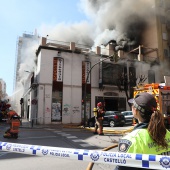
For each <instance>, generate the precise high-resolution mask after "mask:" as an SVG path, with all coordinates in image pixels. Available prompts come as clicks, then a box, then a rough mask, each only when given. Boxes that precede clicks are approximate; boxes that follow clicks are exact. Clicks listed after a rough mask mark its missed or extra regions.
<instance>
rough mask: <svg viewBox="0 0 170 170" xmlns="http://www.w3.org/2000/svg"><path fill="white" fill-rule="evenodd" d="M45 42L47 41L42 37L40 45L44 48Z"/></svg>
mask: <svg viewBox="0 0 170 170" xmlns="http://www.w3.org/2000/svg"><path fill="white" fill-rule="evenodd" d="M46 41H47V39H46V38H45V37H42V40H41V45H42V46H46Z"/></svg>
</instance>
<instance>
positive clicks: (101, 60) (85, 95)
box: [84, 55, 114, 128]
mask: <svg viewBox="0 0 170 170" xmlns="http://www.w3.org/2000/svg"><path fill="white" fill-rule="evenodd" d="M109 58H110V59H113V58H114V55H112V56H108V57H106V58H104V59H100V61H98V62H97V63H95V64H94V65H93V66H92V67H91V68H90V70H89V71H88V73H87V77H86V81H85V86H84V128H85V127H86V98H87V94H86V93H87V92H86V90H87V89H86V88H87V81H88V78H89V75H90V73H91V70H92V69H93V68H94V67H95V66H96V65H97V64H99V63H101V62H103V61H105V60H107V59H109Z"/></svg>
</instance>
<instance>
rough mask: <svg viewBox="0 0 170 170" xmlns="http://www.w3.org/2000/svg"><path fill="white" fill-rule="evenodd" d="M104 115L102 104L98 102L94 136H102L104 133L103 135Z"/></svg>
mask: <svg viewBox="0 0 170 170" xmlns="http://www.w3.org/2000/svg"><path fill="white" fill-rule="evenodd" d="M104 115H105V111H104V108H103V104H102V103H101V102H99V103H97V115H96V116H95V121H96V122H95V128H94V134H99V135H104V133H103V119H104ZM98 129H99V130H98Z"/></svg>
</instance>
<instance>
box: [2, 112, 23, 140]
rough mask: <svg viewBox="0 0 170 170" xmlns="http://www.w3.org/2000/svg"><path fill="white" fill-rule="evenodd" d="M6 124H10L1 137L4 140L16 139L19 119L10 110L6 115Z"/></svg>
mask: <svg viewBox="0 0 170 170" xmlns="http://www.w3.org/2000/svg"><path fill="white" fill-rule="evenodd" d="M7 115H8V120H7V123H9V124H10V128H9V129H8V130H7V131H6V132H5V134H4V135H3V137H4V138H16V139H17V138H18V132H19V126H20V117H19V116H18V114H17V113H16V112H15V111H13V110H10V111H9V112H8V113H7Z"/></svg>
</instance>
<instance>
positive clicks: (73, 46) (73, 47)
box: [70, 42, 75, 51]
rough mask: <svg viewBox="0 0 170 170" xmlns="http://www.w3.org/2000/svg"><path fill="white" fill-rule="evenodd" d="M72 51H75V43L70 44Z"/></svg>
mask: <svg viewBox="0 0 170 170" xmlns="http://www.w3.org/2000/svg"><path fill="white" fill-rule="evenodd" d="M70 50H71V51H75V42H70Z"/></svg>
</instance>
